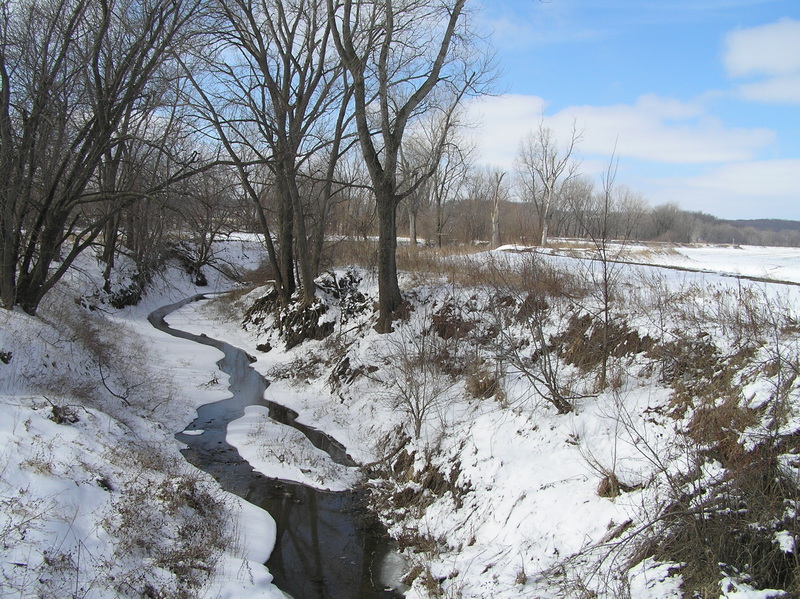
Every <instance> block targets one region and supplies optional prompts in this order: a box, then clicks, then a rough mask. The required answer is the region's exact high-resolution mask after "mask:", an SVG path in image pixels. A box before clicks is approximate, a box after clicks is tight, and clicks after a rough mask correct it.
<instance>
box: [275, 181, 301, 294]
mask: <svg viewBox="0 0 800 599" xmlns="http://www.w3.org/2000/svg"><path fill="white" fill-rule="evenodd" d="M281 179H282V178H281V177H277V181H276V187H277V188H278V269H279V271H280V280H281V282H282V283H283V284H282V285H281V286H280V288H279V289H278V292H279V293H280V297H281V304H282V305H283V306H287V305H288V304H289V302H290V301H291V299H292V295H293V294H294V292H295V290H296V289H297V287H296V284H295V277H294V255H293V249H294V208H293V206H292V202H291V199H290V198H289V197H288V196H289V193H288V190H287V189H286V182H285V180H281Z"/></svg>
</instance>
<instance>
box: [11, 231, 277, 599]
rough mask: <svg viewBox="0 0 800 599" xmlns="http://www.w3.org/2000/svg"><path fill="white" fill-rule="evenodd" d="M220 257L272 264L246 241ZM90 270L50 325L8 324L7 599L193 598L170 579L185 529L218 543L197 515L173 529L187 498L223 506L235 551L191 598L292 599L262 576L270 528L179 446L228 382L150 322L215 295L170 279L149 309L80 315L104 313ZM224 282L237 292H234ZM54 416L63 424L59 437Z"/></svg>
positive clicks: (59, 295)
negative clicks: (191, 300)
mask: <svg viewBox="0 0 800 599" xmlns="http://www.w3.org/2000/svg"><path fill="white" fill-rule="evenodd" d="M223 251H224V253H226V254H227V256H228V257H229V258H230V259H235V260H236V261H237V262H240V263H241V262H245V263H254V261H255V258H258V257H260V251H259V250H258V249H257V246H256V244H253V243H252V242H248V241H247V240H246V239H242V240H237V241H235V242H233V243H230V244H228V245H227V247H226V248H225V249H224V250H223ZM77 267H78V268H77V269H75V270H74V272H72V273H71V276H70V277H68V278H67V279H66V280H65V281H64V282H63V283H62V284H61V285H60V286H59V287H57V288H56V289H55V290H54V291H53V292H51V294H50V295H49V296H48V298H47V300H46V301H45V303H44V304H43V306H42V308H41V309H40V312H39V316H38V317H36V318H34V317H31V316H28V315H27V314H24V313H22V312H19V311H6V310H0V351H3V352H7V353H10V360H8V364H5V363H0V447H2V451H0V504H2V510H0V538H2V540H3V547H4V549H3V551H2V556H3V559H2V562H0V594H1V595H3V596H15V597H23V598H24V597H40V596H48V597H66V596H70V597H71V596H78V595H79V596H81V597H86V598H101V597H102V598H105V597H125V596H130V597H140V596H142V595H143V594H144V593H145V590H146V588H148V587H149V588H151V589H153V591H152V592H162V590H160V589H163V592H165V593H166V594H170V595H171V594H173V593H175V592H177V589H176V587H177V586H180V585H188V584H190V583H189V582H188V578H189V577H187V576H186V575H179V576H176V575H175V574H173V573H172V572H171V570H170V568H171V567H176V566H177V564H171V563H170V562H169V560H168V557H167V556H168V555H169V552H170V551H177V550H180V547H181V546H180V545H179V544H178V541H177V539H178V536H177V533H178V531H177V529H176V527H177V526H181V525H185V526H203V527H211V528H207V529H206V530H207V532H208V533H209V534H210V533H212V532H213V531H214V530H215V529H214V524H213V523H210V522H209V520H208V519H207V518H206V519H202V518H201V517H199V516H195V515H194V514H193V513H191V512H186V511H180V510H179V511H176V512H174V515H172V516H170V514H171V513H173V512H172V511H171V510H173V509H174V508H173V507H172V505H173V504H172V503H171V501H173V500H174V501H179V498H180V496H181V493H184V492H186V493H199V494H200V496H201V497H204V498H208V499H209V500H210V501H211V502H212V503H215V504H217V505H219V510H220V511H219V512H217V513H215V517H216V518H222V520H221V522H220V526H221V527H222V530H221V533H222V534H223V536H224V537H225V539H226V540H225V541H224V547H223V546H220V549H218V550H216V553H211V554H209V555H208V558H209V559H210V560H211V561H209V562H208V563H207V564H206V565H210V566H211V567H212V569H211V571H210V572H211V576H210V577H209V576H205V575H204V574H202V570H198V571H197V572H200V574H199V576H198V577H197V580H198V581H200V584H201V585H202V588H200V589H198V588H195V587H191V588H192V589H193V590H192V592H193V593H197V594H198V595H204V596H219V597H230V598H234V597H242V596H247V597H254V598H264V599H277V598H280V599H283V598H284V595H283V593H281V592H280V591H279V590H278V589H277V588H276V587H275V586H274V585H272V584H271V580H272V577H271V575H270V574H269V572H268V571H267V569H266V568H265V567H264V566H263V563H264V562H265V561H266V559H267V558H268V556H269V553H270V552H271V550H272V546H273V545H274V540H275V524H274V521H273V520H272V518H271V517H270V516H269V515H268V514H267V513H266V512H264V511H263V510H260V509H258V508H255V507H254V506H252V505H250V504H249V503H246V502H244V501H243V500H241V499H239V498H238V497H235V496H232V495H229V494H227V493H224V492H223V491H222V490H221V489H219V487H218V486H217V484H216V483H215V482H214V481H213V480H211V479H210V477H208V476H207V475H205V474H204V473H202V472H200V471H198V470H196V469H194V468H193V467H191V466H190V465H189V464H187V463H186V461H185V460H184V459H183V457H182V456H181V455H180V453H179V449H180V445H179V443H177V441H175V439H174V438H173V434H174V432H176V431H179V430H181V429H182V428H184V427H185V426H186V425H188V423H189V422H191V421H192V420H193V418H194V417H195V409H196V407H198V406H199V405H202V404H204V403H208V402H211V401H215V400H217V399H219V398H221V397H224V396H225V394H226V390H225V379H224V376H222V374H221V373H218V374H217V377H218V380H217V381H216V382H214V383H213V384H206V383H210V381H211V380H212V378H213V376H214V373H215V372H217V368H216V365H215V362H216V360H218V359H219V354H218V352H216V351H215V350H211V349H208V348H204V347H202V346H200V345H198V344H195V343H191V342H188V341H182V340H179V339H176V338H173V337H170V336H167V335H164V334H162V333H159V332H158V331H155V329H153V328H152V326H150V324H149V323H148V322H147V320H146V316H147V314H148V313H149V311H150V310H152V309H154V308H155V307H158V306H160V305H164V304H167V303H170V302H171V301H176V300H177V299H180V298H181V297H184V296H186V295H189V294H192V293H196V292H198V291H202V290H199V289H198V288H196V287H194V286H192V285H190V284H189V283H188V281H186V280H185V279H184V278H183V277H182V276H181V275H180V274H179V273H178V272H177V271H173V272H171V273H168V274H167V275H166V276H165V278H164V279H163V280H157V281H156V283H155V286H154V289H153V290H151V292H150V294H149V295H148V296H147V297H146V298H145V300H144V301H143V302H142V304H141V305H139V306H136V307H134V308H129V309H125V310H121V311H113V312H109V311H108V308H107V307H103V306H100V309H98V310H95V311H94V312H89V311H86V310H85V309H83V308H81V307H79V305H78V302H76V301H75V300H76V297H78V296H80V297H83V298H84V299H83V300H82V302H83V304H84V305H96V299H95V298H96V297H98V296H99V294H100V292H99V287H100V285H99V283H98V282H97V281H98V280H99V277H98V276H97V275H98V272H99V271H98V267H97V263H96V262H95V261H94V260H93V259H91V258H90V257H89V256H84V257H82V258H81V259H80V260H79V262H78V264H77ZM212 278H213V277H212ZM176 283H177V284H176ZM213 283H214V284H217V285H225V286H229V285H230V284H229V283H227V282H226V281H225V280H224V279H222V278H221V277H218V278H215V280H214V281H213ZM101 370H102V372H103V376H104V377H105V379H106V385H107V386H108V390H107V389H105V388H104V387H103V385H101V384H100V381H99V378H100V376H99V375H100V371H101ZM112 391H113V394H112ZM115 395H116V396H115ZM57 411H58V413H59V414H63V415H65V416H66V418H64V419H62V420H61V423H57V422H56V421H54V419H55V417H56V413H57ZM183 485H186V486H183ZM159 490H163V493H164V494H163V495H160V493H161V491H159ZM132 518H133V519H132ZM132 523H136V525H133V524H132ZM182 523H183V524H182ZM186 530H189V529H186ZM170 539H175V541H170ZM171 542H175V543H176V544H175V545H171V544H170V543H171ZM205 542H209V539H208V538H207V537H206V538H205ZM137 543H143V545H138V544H137ZM189 544H190V545H195V546H196V544H197V541H189ZM162 545H163V546H162ZM144 546H147V547H150V549H149V550H148V551H149V553H147V552H145V553H142V551H141V549H140V548H141V547H144ZM185 549H186V551H190V550H191V549H192V547H190V546H187V547H186V548H185ZM175 559H180V558H179V557H176V558H175ZM201 566H202V567H205V565H203V564H201Z"/></svg>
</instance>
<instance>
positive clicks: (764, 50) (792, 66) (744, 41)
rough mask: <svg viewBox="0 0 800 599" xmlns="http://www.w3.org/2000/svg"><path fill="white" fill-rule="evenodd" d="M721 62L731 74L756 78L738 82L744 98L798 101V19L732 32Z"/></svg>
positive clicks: (760, 100) (799, 38)
mask: <svg viewBox="0 0 800 599" xmlns="http://www.w3.org/2000/svg"><path fill="white" fill-rule="evenodd" d="M723 63H724V65H725V68H726V70H727V72H728V74H729V75H730V76H731V77H734V78H751V79H756V80H755V81H749V82H746V83H741V84H740V85H739V87H738V90H739V93H740V95H741V97H742V98H744V99H745V100H751V101H757V102H776V103H800V21H798V20H794V19H782V20H780V21H778V22H777V23H770V24H768V25H762V26H759V27H751V28H749V29H739V30H736V31H732V32H731V33H729V34H728V35H727V36H726V38H725V50H724V55H723Z"/></svg>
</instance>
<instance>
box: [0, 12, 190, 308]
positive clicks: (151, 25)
mask: <svg viewBox="0 0 800 599" xmlns="http://www.w3.org/2000/svg"><path fill="white" fill-rule="evenodd" d="M197 11H198V2H197V0H153V1H151V2H147V3H144V4H143V3H140V2H136V1H134V0H99V1H96V2H89V1H87V0H52V1H48V0H28V1H26V2H17V1H12V0H3V1H2V2H0V12H2V14H3V23H2V26H1V28H0V140H1V141H2V143H0V172H2V173H3V176H2V179H1V180H0V231H1V232H2V233H1V237H0V239H2V241H1V242H0V298H2V305H3V306H4V307H5V308H11V307H13V306H15V305H19V306H20V307H21V308H22V309H24V310H25V311H27V312H29V313H31V314H33V313H35V312H36V309H37V307H38V305H39V303H40V301H41V300H42V298H43V297H44V295H45V294H46V293H47V292H48V291H49V290H50V289H51V288H52V287H53V286H54V285H55V283H56V282H57V281H58V280H59V279H60V278H61V277H62V276H63V275H64V273H65V272H66V271H67V269H68V268H69V267H70V265H71V264H72V262H73V261H74V260H75V258H76V257H77V256H78V255H79V254H80V253H81V252H82V251H84V250H85V249H86V248H87V247H89V245H90V244H91V243H92V242H93V241H94V240H95V239H96V238H97V237H98V236H99V235H100V233H101V232H102V231H103V228H104V226H105V225H106V223H107V222H109V221H110V220H111V219H113V218H114V217H115V215H116V214H117V209H119V208H121V207H123V206H126V205H130V204H131V203H133V202H135V201H136V200H137V199H140V198H142V197H148V196H150V195H152V194H153V193H155V192H157V191H158V190H159V189H163V188H164V186H165V185H166V184H168V182H169V181H170V180H172V179H174V178H175V177H176V176H182V174H181V165H180V164H179V163H178V162H175V161H170V162H171V165H172V166H171V168H169V169H168V170H167V173H166V174H167V176H166V178H164V179H160V180H158V181H156V182H153V183H152V184H151V185H147V186H145V187H144V188H140V189H135V190H134V189H123V190H118V189H116V188H115V187H114V186H113V185H103V184H98V180H97V177H98V172H99V170H100V167H101V164H103V161H104V160H105V159H108V158H109V157H113V156H114V155H115V154H116V153H118V151H119V150H120V149H121V146H122V145H123V144H125V143H127V142H128V141H129V140H130V138H131V136H134V135H135V134H136V133H137V131H140V128H139V126H138V124H139V123H142V122H145V121H148V120H150V122H151V123H153V124H154V126H155V125H156V123H157V118H156V111H157V110H158V109H159V108H161V107H162V106H163V103H162V102H163V99H164V94H163V89H164V82H169V81H170V80H171V79H173V77H174V73H173V72H172V71H170V69H168V68H167V67H168V66H169V64H170V63H171V61H172V57H173V56H174V55H176V54H179V53H180V52H181V46H182V44H184V42H185V41H186V38H187V36H189V35H190V34H191V33H192V32H191V28H190V27H189V25H190V23H191V21H192V19H194V18H195V16H196V13H197ZM151 142H152V140H151ZM119 155H120V156H124V153H120V154H119ZM106 181H107V182H108V181H109V179H106ZM111 202H116V205H115V207H112V203H111ZM100 206H105V207H106V208H108V209H100V208H99V207H100Z"/></svg>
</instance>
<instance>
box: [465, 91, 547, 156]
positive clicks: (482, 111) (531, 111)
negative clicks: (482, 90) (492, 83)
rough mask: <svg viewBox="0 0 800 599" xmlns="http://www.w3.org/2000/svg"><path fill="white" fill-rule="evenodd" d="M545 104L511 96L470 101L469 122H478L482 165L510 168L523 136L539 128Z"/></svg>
mask: <svg viewBox="0 0 800 599" xmlns="http://www.w3.org/2000/svg"><path fill="white" fill-rule="evenodd" d="M545 106H546V103H545V101H544V100H543V99H542V98H539V97H537V96H524V95H518V94H509V95H504V96H491V97H486V98H481V99H478V100H474V101H472V102H470V103H469V104H468V106H467V112H468V120H469V121H471V122H475V123H479V124H478V126H477V127H476V129H475V132H474V137H475V142H476V145H477V146H478V152H479V154H480V156H481V162H484V163H486V164H489V165H492V166H497V167H499V168H504V169H510V168H512V165H513V163H514V157H515V156H516V155H517V150H518V149H519V142H520V139H522V136H523V135H524V134H525V133H527V132H528V131H530V130H531V129H532V128H533V127H535V126H536V125H537V123H538V122H539V119H540V118H541V115H542V113H543V112H544V109H545Z"/></svg>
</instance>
